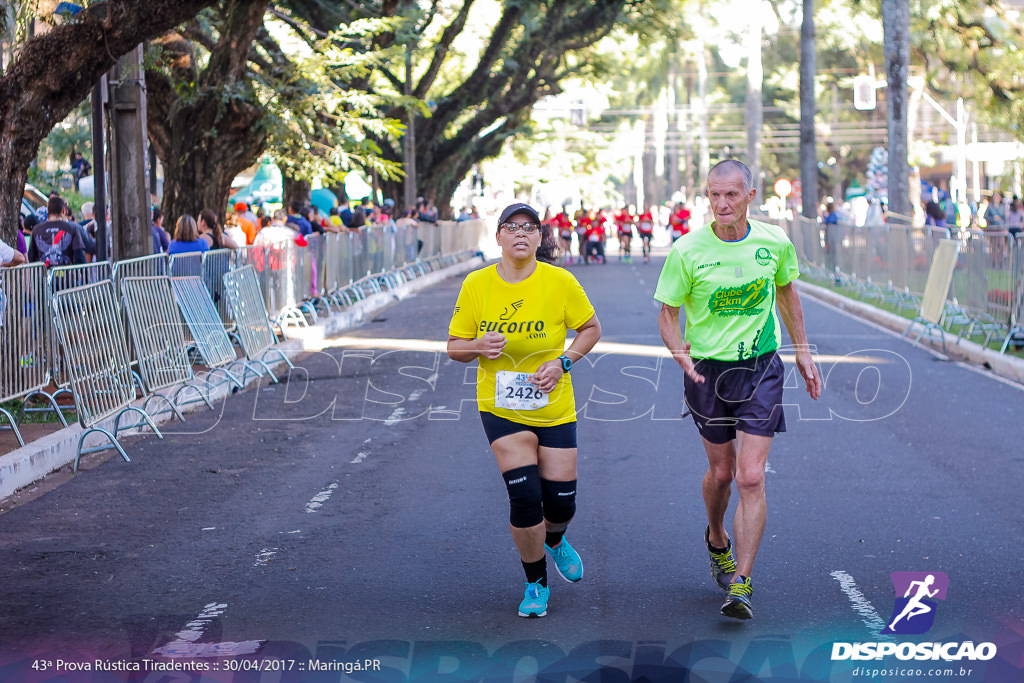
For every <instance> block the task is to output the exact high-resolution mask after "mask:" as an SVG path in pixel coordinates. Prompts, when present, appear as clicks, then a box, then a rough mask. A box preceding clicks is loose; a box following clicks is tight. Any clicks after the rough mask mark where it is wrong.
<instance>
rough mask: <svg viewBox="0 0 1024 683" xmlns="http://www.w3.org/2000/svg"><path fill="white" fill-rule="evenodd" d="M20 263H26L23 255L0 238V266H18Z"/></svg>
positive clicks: (26, 260)
mask: <svg viewBox="0 0 1024 683" xmlns="http://www.w3.org/2000/svg"><path fill="white" fill-rule="evenodd" d="M22 263H28V259H27V258H25V255H24V254H22V253H21V252H20V251H18V250H17V249H15V248H14V247H12V246H10V245H9V244H7V243H6V242H4V241H3V240H0V266H3V267H4V268H10V267H12V266H20V265H21V264H22Z"/></svg>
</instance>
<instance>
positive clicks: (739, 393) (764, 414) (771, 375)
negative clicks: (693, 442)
mask: <svg viewBox="0 0 1024 683" xmlns="http://www.w3.org/2000/svg"><path fill="white" fill-rule="evenodd" d="M695 367H696V370H697V372H698V373H699V374H701V375H703V376H704V383H703V384H697V383H696V382H694V381H693V380H691V379H690V378H689V377H684V378H683V393H684V397H685V400H686V407H687V409H688V410H689V411H690V413H691V414H692V416H693V422H694V424H696V425H697V430H698V431H699V432H700V435H701V436H702V437H704V438H705V439H707V440H708V441H710V442H711V443H718V444H721V443H727V442H729V441H732V440H733V439H735V438H736V432H738V431H739V432H744V433H747V434H756V435H760V436H774V435H775V434H777V433H779V432H784V431H786V416H785V414H784V413H783V410H782V385H783V381H784V380H785V377H786V372H785V367H784V366H783V364H782V359H781V358H779V355H778V354H777V353H775V352H774V351H773V352H771V353H766V354H764V355H761V356H758V357H757V358H752V359H750V360H742V361H721V360H713V359H710V358H704V359H698V360H695Z"/></svg>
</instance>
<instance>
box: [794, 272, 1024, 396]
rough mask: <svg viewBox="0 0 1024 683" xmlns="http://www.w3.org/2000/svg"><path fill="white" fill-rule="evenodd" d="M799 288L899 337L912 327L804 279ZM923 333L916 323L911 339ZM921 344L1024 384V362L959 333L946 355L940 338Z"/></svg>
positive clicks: (948, 337) (952, 337)
mask: <svg viewBox="0 0 1024 683" xmlns="http://www.w3.org/2000/svg"><path fill="white" fill-rule="evenodd" d="M797 287H798V288H799V289H800V292H801V294H805V295H807V296H810V297H813V298H815V299H818V300H819V301H823V302H825V303H827V304H830V305H832V306H835V307H836V308H839V309H840V310H843V311H847V312H849V313H852V314H853V315H855V316H857V317H858V318H862V319H864V320H868V321H870V322H873V323H875V324H876V325H880V326H881V327H884V328H886V329H889V330H892V331H893V332H896V333H898V334H903V333H904V332H905V331H906V329H907V326H908V325H909V324H910V321H909V320H907V319H906V318H904V317H902V316H899V315H896V314H895V313H890V312H889V311H884V310H882V309H880V308H875V307H874V306H872V305H871V304H866V303H863V302H860V301H856V300H854V299H851V298H849V297H846V296H843V295H842V294H840V293H839V292H836V291H833V290H830V289H828V288H826V287H821V286H818V285H812V284H809V283H806V282H802V281H800V280H797ZM920 331H921V326H920V325H917V324H915V325H914V328H913V329H912V330H911V331H910V334H909V335H907V338H908V339H909V340H911V341H913V340H914V339H915V338H916V337H917V335H918V333H919V332H920ZM920 344H921V345H922V346H925V347H927V348H929V349H932V350H933V351H935V352H937V353H938V354H939V355H942V356H945V357H949V358H951V359H953V360H961V361H963V362H966V363H968V364H971V365H976V366H978V367H979V368H984V369H987V370H989V371H991V372H992V373H993V374H995V375H998V376H999V377H1003V378H1005V379H1008V380H1010V381H1013V382H1017V383H1019V384H1024V359H1021V358H1016V357H1014V356H1009V355H1004V354H1001V353H999V352H998V351H993V350H992V349H988V348H985V347H984V346H982V345H981V344H977V343H975V342H972V341H970V340H967V339H959V340H958V339H957V337H956V335H955V334H951V333H949V332H947V333H946V351H945V353H943V350H942V340H941V339H940V338H939V337H928V336H923V337H922V338H921V342H920Z"/></svg>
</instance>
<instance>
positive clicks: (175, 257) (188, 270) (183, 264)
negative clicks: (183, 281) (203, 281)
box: [168, 251, 203, 277]
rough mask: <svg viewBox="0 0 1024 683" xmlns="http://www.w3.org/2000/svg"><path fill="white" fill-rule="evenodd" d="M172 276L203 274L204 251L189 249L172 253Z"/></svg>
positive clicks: (170, 266)
mask: <svg viewBox="0 0 1024 683" xmlns="http://www.w3.org/2000/svg"><path fill="white" fill-rule="evenodd" d="M168 267H169V269H170V273H171V277H188V276H196V277H202V276H203V252H200V251H189V252H185V253H183V254H171V255H170V257H169V266H168Z"/></svg>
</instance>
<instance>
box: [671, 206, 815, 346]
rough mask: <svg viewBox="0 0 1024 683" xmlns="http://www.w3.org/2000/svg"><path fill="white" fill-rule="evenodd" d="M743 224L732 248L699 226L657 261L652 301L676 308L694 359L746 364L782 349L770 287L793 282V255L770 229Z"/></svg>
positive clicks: (780, 236) (774, 229) (779, 232)
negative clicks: (681, 313) (683, 319)
mask: <svg viewBox="0 0 1024 683" xmlns="http://www.w3.org/2000/svg"><path fill="white" fill-rule="evenodd" d="M749 225H750V229H749V231H748V232H747V235H746V237H744V238H743V239H741V240H737V241H736V242H725V241H723V240H721V239H719V238H718V236H717V235H715V233H714V231H713V230H712V229H711V225H705V226H704V227H702V228H698V229H697V230H693V231H691V232H690V233H689V234H686V235H683V236H682V237H681V238H680V239H678V240H677V241H676V242H675V244H673V245H672V250H671V251H670V252H669V255H668V258H667V259H666V260H665V266H664V267H663V268H662V270H661V276H660V277H659V278H658V287H657V289H656V290H655V292H654V298H655V299H656V300H657V301H660V302H661V303H663V304H667V305H669V306H677V307H680V308H682V309H683V310H684V312H685V313H686V330H685V332H684V335H683V337H684V339H685V340H686V341H688V342H689V343H690V345H691V348H690V354H691V355H692V356H693V357H694V358H714V359H716V360H746V359H748V358H753V357H756V356H760V355H762V354H765V353H769V352H771V351H775V350H776V349H778V348H779V344H780V343H782V330H781V329H780V328H779V318H778V314H777V313H776V312H775V288H776V287H781V286H783V285H786V284H789V283H790V282H792V281H793V280H795V279H796V278H797V277H798V276H799V274H800V271H799V266H798V264H797V259H796V250H795V249H794V248H793V244H792V242H790V241H789V238H788V237H786V234H785V233H784V232H783V231H782V229H781V228H779V227H778V226H775V225H771V224H768V223H762V222H760V221H755V220H751V221H749Z"/></svg>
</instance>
